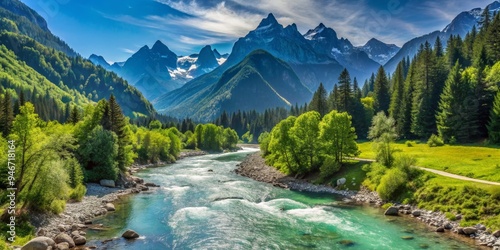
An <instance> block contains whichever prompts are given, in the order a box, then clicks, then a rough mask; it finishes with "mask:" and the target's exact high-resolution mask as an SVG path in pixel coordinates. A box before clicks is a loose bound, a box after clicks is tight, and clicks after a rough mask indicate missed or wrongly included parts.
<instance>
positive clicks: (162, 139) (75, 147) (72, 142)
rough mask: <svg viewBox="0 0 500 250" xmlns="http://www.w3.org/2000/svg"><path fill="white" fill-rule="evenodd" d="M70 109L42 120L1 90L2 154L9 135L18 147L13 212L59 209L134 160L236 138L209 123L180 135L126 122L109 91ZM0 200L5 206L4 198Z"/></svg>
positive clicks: (232, 143) (218, 146)
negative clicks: (63, 115) (63, 118)
mask: <svg viewBox="0 0 500 250" xmlns="http://www.w3.org/2000/svg"><path fill="white" fill-rule="evenodd" d="M14 103H15V104H14ZM14 107H18V110H17V111H16V110H15V109H14ZM68 113H69V115H68V117H67V119H66V121H65V122H64V123H60V122H58V121H45V120H43V119H41V118H40V116H39V114H37V110H36V108H35V106H34V105H33V104H32V103H31V102H24V103H23V102H22V100H21V99H19V100H15V99H14V98H12V97H10V96H9V92H6V93H3V94H2V98H1V109H0V122H1V125H0V127H1V130H2V135H1V137H0V141H1V142H2V143H1V144H2V150H4V151H5V152H7V146H8V144H7V140H9V141H10V140H12V141H14V144H15V146H16V157H15V163H16V173H15V180H16V181H15V187H16V188H17V193H16V195H17V197H18V198H17V202H18V204H20V206H18V211H17V213H18V214H25V213H29V212H30V211H33V210H38V211H48V212H54V213H60V212H62V211H63V210H64V205H65V203H66V201H68V200H76V201H78V200H81V199H82V198H83V196H84V194H85V186H84V184H85V183H88V182H99V181H100V180H102V179H109V180H118V179H119V175H123V174H124V173H125V172H126V170H127V169H128V167H130V166H131V165H132V164H134V163H137V164H149V163H160V162H163V163H171V162H175V161H176V160H177V159H178V158H179V155H180V152H181V149H182V148H191V149H197V148H200V149H203V150H207V151H214V152H220V151H222V150H224V149H234V148H236V143H238V139H239V138H238V136H237V134H236V131H234V130H232V129H229V128H226V129H224V128H222V127H219V126H216V125H214V124H204V125H198V126H196V129H195V130H194V132H192V131H190V130H188V131H187V132H186V133H185V134H183V133H181V132H179V131H178V130H177V128H175V127H173V128H168V129H165V128H162V124H161V123H160V122H159V121H157V120H155V121H152V122H151V123H150V124H149V126H148V127H138V126H136V125H132V124H130V121H129V118H128V117H126V116H124V114H123V113H122V110H121V107H120V105H119V104H118V103H117V101H116V99H115V97H114V96H113V95H111V96H110V98H109V99H108V100H106V99H102V100H100V101H99V102H98V103H97V104H88V105H86V106H85V109H84V110H80V109H79V108H78V107H77V106H73V108H72V109H71V110H69V111H68ZM0 162H1V171H0V172H1V175H2V178H1V179H2V182H1V183H0V186H1V188H2V192H6V188H7V187H8V183H7V181H8V178H7V176H6V175H7V173H8V171H7V169H6V168H7V154H3V156H2V158H0ZM46 183H51V185H46ZM2 197H3V198H2V200H1V203H2V204H4V203H5V202H7V200H6V197H7V196H6V195H2Z"/></svg>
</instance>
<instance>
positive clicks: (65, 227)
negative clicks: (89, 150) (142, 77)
mask: <svg viewBox="0 0 500 250" xmlns="http://www.w3.org/2000/svg"><path fill="white" fill-rule="evenodd" d="M206 154H208V153H207V152H205V151H200V150H185V151H182V152H181V154H180V155H179V160H180V159H184V158H187V157H195V156H202V155H206ZM165 164H169V163H167V162H159V163H154V164H142V165H140V164H134V165H132V166H131V167H130V168H129V170H128V176H127V177H124V176H123V175H121V178H120V179H119V180H118V181H117V183H116V185H117V186H116V187H106V186H101V185H100V184H97V183H87V184H86V188H87V192H86V194H85V196H84V197H83V199H82V200H81V201H79V202H67V203H66V207H65V209H64V211H63V212H62V213H61V214H58V215H55V214H47V213H33V214H30V223H31V224H32V225H33V226H34V227H35V232H36V236H37V237H48V238H51V239H54V241H55V239H56V238H57V237H64V238H66V239H67V240H68V241H69V238H71V239H72V240H73V242H74V243H76V242H77V241H78V244H76V245H79V247H78V246H77V249H87V248H89V249H92V248H94V247H93V246H85V243H86V241H87V239H86V238H85V235H86V232H85V230H86V229H89V228H90V229H95V230H105V227H106V225H99V224H98V225H94V224H92V220H93V219H95V218H97V217H99V216H103V215H106V214H107V213H109V212H113V211H114V210H115V209H114V204H113V203H116V202H118V201H119V200H121V199H123V198H124V197H125V196H127V195H130V194H137V193H141V192H148V191H149V190H150V189H151V188H156V187H159V185H157V184H154V183H145V182H144V180H142V179H141V178H138V177H135V176H134V174H135V173H137V172H139V171H141V170H143V169H147V168H153V167H158V166H164V165H165ZM61 235H63V236H61ZM66 236H67V237H66ZM77 239H78V240H77ZM56 242H57V241H56ZM69 245H70V246H71V244H69ZM60 248H63V249H64V246H58V248H56V249H60ZM14 249H19V247H14Z"/></svg>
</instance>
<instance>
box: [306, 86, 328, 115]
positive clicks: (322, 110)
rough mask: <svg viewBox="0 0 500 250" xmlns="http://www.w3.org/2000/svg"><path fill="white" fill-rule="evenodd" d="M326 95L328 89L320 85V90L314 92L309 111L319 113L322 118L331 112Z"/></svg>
mask: <svg viewBox="0 0 500 250" xmlns="http://www.w3.org/2000/svg"><path fill="white" fill-rule="evenodd" d="M326 95H327V93H326V89H325V87H324V86H323V83H320V84H319V87H318V89H317V90H316V92H314V95H313V98H312V100H311V103H310V104H309V111H312V110H314V111H317V112H318V113H319V114H320V116H321V117H323V116H324V115H326V114H327V113H328V110H329V109H328V101H327V97H326Z"/></svg>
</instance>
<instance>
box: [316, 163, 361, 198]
mask: <svg viewBox="0 0 500 250" xmlns="http://www.w3.org/2000/svg"><path fill="white" fill-rule="evenodd" d="M366 164H368V163H367V162H359V161H350V162H346V163H344V165H343V166H342V167H341V168H340V170H339V171H338V172H337V173H335V174H334V175H333V176H332V177H330V178H328V180H327V181H326V182H325V183H324V184H329V185H331V186H333V187H335V186H336V185H337V180H338V179H340V178H345V179H346V184H344V186H342V187H341V188H340V189H341V190H346V189H349V190H355V191H359V189H360V187H361V183H362V182H363V180H364V179H365V178H366V172H365V171H363V169H362V167H363V165H366Z"/></svg>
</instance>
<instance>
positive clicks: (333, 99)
mask: <svg viewBox="0 0 500 250" xmlns="http://www.w3.org/2000/svg"><path fill="white" fill-rule="evenodd" d="M328 102H329V104H330V110H338V108H339V88H338V86H337V85H335V86H333V90H332V92H330V96H328Z"/></svg>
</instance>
